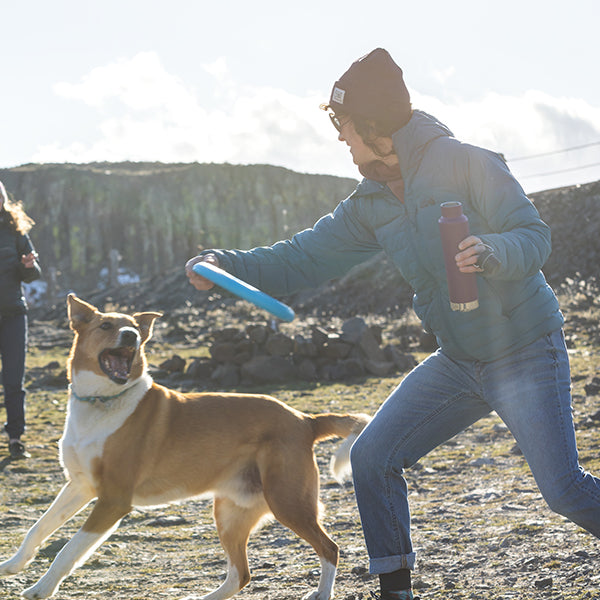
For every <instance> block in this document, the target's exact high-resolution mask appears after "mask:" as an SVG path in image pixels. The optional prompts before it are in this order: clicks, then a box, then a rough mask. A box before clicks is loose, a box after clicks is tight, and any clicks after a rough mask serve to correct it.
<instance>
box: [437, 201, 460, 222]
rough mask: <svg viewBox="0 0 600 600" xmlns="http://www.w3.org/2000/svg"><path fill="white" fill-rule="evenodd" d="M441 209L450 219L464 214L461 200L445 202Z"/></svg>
mask: <svg viewBox="0 0 600 600" xmlns="http://www.w3.org/2000/svg"><path fill="white" fill-rule="evenodd" d="M441 209H442V216H443V217H446V218H449V219H452V218H455V217H460V216H461V215H462V214H463V211H462V203H461V202H456V201H454V202H444V203H443V204H442V205H441Z"/></svg>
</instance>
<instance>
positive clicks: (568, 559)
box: [0, 303, 600, 600]
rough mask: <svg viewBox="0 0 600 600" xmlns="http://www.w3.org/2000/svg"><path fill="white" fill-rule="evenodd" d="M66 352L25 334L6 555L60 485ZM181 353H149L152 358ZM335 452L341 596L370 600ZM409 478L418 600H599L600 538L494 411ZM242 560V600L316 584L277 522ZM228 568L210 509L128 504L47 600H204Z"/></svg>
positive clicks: (595, 464)
mask: <svg viewBox="0 0 600 600" xmlns="http://www.w3.org/2000/svg"><path fill="white" fill-rule="evenodd" d="M597 324H598V318H597V313H596V308H595V307H590V306H589V305H585V306H577V305H576V303H575V304H573V306H572V307H571V308H570V310H569V324H568V327H567V335H568V339H569V345H570V352H571V358H572V368H573V398H574V401H573V409H574V418H575V423H576V427H577V433H578V441H579V447H580V459H581V463H582V465H583V467H584V468H586V469H589V470H591V471H592V472H595V473H600V456H599V449H600V430H599V428H600V397H599V396H598V395H597V394H598V393H599V392H598V391H595V388H594V387H593V385H592V384H593V380H594V377H595V376H596V365H598V357H599V355H600V350H599V346H598V340H597V329H598V325H597ZM52 336H54V337H52ZM69 344H70V333H69V332H68V330H64V329H60V327H57V328H56V329H55V330H54V332H53V333H52V331H51V328H48V327H47V326H45V325H43V324H39V325H38V326H37V329H36V326H35V325H33V326H32V343H31V349H30V355H31V356H30V359H29V362H30V364H31V365H32V366H31V368H30V370H29V375H28V377H29V383H30V385H29V388H30V391H29V396H28V418H29V428H28V433H27V441H28V444H29V448H30V451H31V453H32V458H31V459H29V460H27V461H20V462H11V461H10V460H8V459H1V458H0V522H1V523H2V533H1V534H0V560H4V559H5V558H7V557H8V556H9V555H10V554H11V553H12V552H14V551H15V549H16V548H17V546H18V544H19V543H20V542H21V540H22V538H23V535H24V534H25V532H26V531H27V529H28V528H29V527H30V526H31V525H32V524H33V523H34V522H35V520H36V519H37V518H38V517H39V516H40V515H41V514H42V512H43V511H44V510H45V509H46V508H47V506H48V505H49V504H50V502H51V501H52V499H53V498H54V497H55V495H56V493H57V492H58V490H59V489H60V487H61V485H62V481H63V475H62V472H61V470H60V467H59V465H58V462H57V451H56V448H57V441H58V439H59V437H60V435H61V430H62V424H63V420H64V410H65V390H64V385H63V379H64V358H65V356H66V352H67V349H68V346H69ZM180 350H181V349H173V348H169V347H168V346H160V347H158V346H157V347H156V348H155V350H154V352H155V353H156V355H155V356H154V357H151V362H158V361H159V360H160V358H161V357H162V356H164V355H168V354H169V353H170V352H174V351H178V352H179V351H180ZM42 375H43V377H42ZM399 377H400V376H398V377H394V378H389V379H378V378H373V377H371V378H365V379H361V380H356V381H349V382H344V383H336V384H332V385H325V384H314V385H309V384H303V385H290V386H282V387H281V388H280V389H276V390H266V391H268V392H273V393H274V394H275V395H277V396H278V397H279V398H280V399H282V400H284V401H286V402H288V403H289V404H291V405H293V406H295V407H296V408H300V409H302V410H307V411H311V412H315V411H323V410H327V411H329V410H340V409H341V410H347V409H353V410H360V411H367V412H373V411H374V410H375V409H376V407H377V406H378V405H379V403H380V402H381V401H382V400H383V399H384V398H385V396H386V394H387V393H388V392H389V391H390V390H391V389H392V387H393V386H395V385H396V383H397V381H398V379H399ZM40 381H43V384H42V383H39V382H40ZM36 382H38V383H36ZM335 445H336V444H335V442H326V443H323V444H320V445H319V446H318V448H317V456H318V462H319V466H320V470H321V485H322V490H321V500H322V502H323V504H324V507H325V513H324V517H323V522H324V526H325V528H326V529H327V531H328V532H329V533H330V535H331V536H332V537H333V538H334V539H335V540H336V542H337V543H338V544H339V545H340V549H341V559H340V564H339V573H338V577H337V582H336V598H338V599H341V600H361V599H364V600H366V599H367V598H369V591H370V590H376V589H377V580H376V578H374V577H373V576H370V575H369V574H368V573H367V554H366V550H365V546H364V542H363V538H362V533H361V528H360V521H359V517H358V512H357V509H356V505H355V501H354V496H353V489H352V485H351V484H350V483H346V484H345V485H343V486H340V485H339V484H338V483H336V482H334V481H333V480H332V479H331V477H330V476H329V473H328V467H327V465H328V461H329V456H330V454H331V452H332V450H333V449H334V447H335ZM2 452H3V453H4V447H2ZM406 477H407V480H408V484H409V489H410V500H411V506H412V514H413V542H414V545H415V549H416V552H417V557H418V558H417V569H416V571H415V574H414V584H415V588H416V589H417V592H418V593H419V594H420V596H421V597H422V598H423V600H441V599H444V600H445V599H452V600H454V599H456V600H467V599H469V600H483V599H486V600H487V599H490V600H499V599H503V600H509V599H518V600H527V599H535V600H559V599H568V600H582V599H587V598H591V599H596V598H598V599H600V542H599V541H598V540H597V539H595V538H594V537H592V536H591V535H589V534H587V533H586V532H584V531H582V530H581V529H579V528H578V527H576V526H575V525H573V524H571V523H569V522H567V521H566V520H565V519H564V518H562V517H560V516H558V515H556V514H553V513H552V512H551V511H550V510H549V509H548V508H547V507H546V505H545V503H544V502H543V500H542V499H541V497H540V495H539V493H538V491H537V488H536V486H535V483H534V481H533V479H532V477H531V474H530V472H529V470H528V468H527V465H526V464H525V461H524V459H523V457H522V455H521V454H520V452H519V449H518V447H516V445H515V442H514V440H513V438H512V436H511V435H510V433H509V432H508V431H507V429H506V427H505V426H504V425H503V424H502V422H501V421H500V420H499V419H498V417H497V416H495V415H493V414H492V415H491V416H489V417H487V418H485V419H483V420H481V421H480V422H479V423H477V424H476V425H474V426H473V427H471V428H469V429H468V430H466V431H465V432H463V433H461V434H460V435H458V436H456V437H455V438H454V439H453V440H451V441H450V442H448V443H447V444H445V445H444V446H442V447H440V448H438V449H437V450H436V451H434V452H433V453H431V454H430V455H428V456H427V457H426V458H424V459H423V460H422V461H421V462H420V463H418V464H417V465H416V466H415V467H413V468H412V469H410V470H408V471H407V473H406ZM88 512H89V508H88V509H85V510H84V511H82V513H81V514H80V515H78V516H77V517H76V518H75V519H73V521H72V522H70V523H69V524H68V525H66V526H65V527H63V528H62V529H61V530H60V531H58V532H56V533H55V534H54V535H53V536H51V538H50V539H49V540H48V541H47V542H46V543H45V544H44V545H43V547H42V548H41V549H40V552H39V554H38V557H37V558H36V560H35V561H34V562H33V563H32V564H31V565H30V566H29V567H28V568H27V569H26V570H25V571H24V572H22V573H20V574H18V575H15V576H11V577H4V578H2V579H0V592H1V597H2V598H7V599H9V598H17V597H19V593H20V592H21V591H22V590H23V589H25V588H26V587H29V586H30V585H32V584H33V583H34V582H35V581H37V579H38V578H39V577H40V576H41V575H42V574H43V573H44V572H45V570H46V569H47V567H48V566H49V564H50V562H51V561H52V560H53V558H54V556H55V555H56V553H57V552H58V551H59V550H60V548H61V547H62V546H63V545H64V543H65V542H66V541H67V540H68V538H69V537H70V536H72V535H73V533H74V532H75V531H76V530H77V529H78V528H79V527H80V526H81V524H82V522H83V519H84V518H85V515H87V513H88ZM249 556H250V565H251V570H252V574H253V579H252V581H251V582H250V584H249V585H248V586H247V587H246V588H245V589H244V590H242V591H241V592H240V593H239V594H238V596H237V597H239V598H240V599H246V600H288V599H289V600H292V599H294V600H296V599H299V598H302V597H303V596H304V595H305V594H306V593H307V592H309V591H310V590H311V589H313V588H315V587H316V584H317V581H318V574H319V564H318V561H317V559H316V556H315V554H314V552H313V551H312V549H311V548H309V547H307V545H306V544H305V543H304V542H303V541H301V540H299V539H298V538H297V537H296V536H295V535H293V534H292V533H290V532H289V531H288V530H286V529H285V528H284V527H282V526H281V525H279V524H278V523H277V522H271V523H268V524H266V525H265V526H264V527H263V528H262V529H260V530H259V531H257V532H255V533H254V534H253V536H252V537H251V540H250V545H249ZM225 568H226V565H225V559H224V556H223V553H222V551H221V548H220V546H219V543H218V540H217V538H216V534H215V529H214V526H213V523H212V516H211V502H210V500H194V501H189V502H185V503H182V504H178V505H171V506H169V507H163V508H159V509H151V510H150V509H148V510H145V509H144V510H137V509H136V510H134V511H133V512H132V513H130V514H129V515H128V516H127V517H126V518H125V519H124V520H123V521H122V523H121V525H120V527H119V529H118V530H117V531H116V532H115V533H114V534H113V535H112V536H111V537H110V538H109V540H107V542H105V543H104V544H103V545H102V546H101V548H100V549H99V550H98V551H97V552H96V553H95V554H94V555H93V556H92V557H91V558H90V559H89V560H88V562H87V563H86V564H85V565H84V566H82V567H81V568H79V569H78V570H77V571H75V572H74V573H73V574H72V575H71V576H70V577H68V578H67V579H66V580H65V581H64V583H63V584H62V586H61V588H60V590H59V591H58V593H57V594H56V596H55V598H57V599H58V600H68V599H76V598H86V599H89V598H99V599H109V598H110V599H111V600H112V599H115V598H119V600H161V599H167V598H168V599H177V598H181V597H184V596H187V595H189V594H198V596H199V597H201V596H202V595H204V594H206V593H208V592H209V591H211V590H212V589H214V588H216V587H217V586H218V585H219V583H220V581H221V580H222V578H223V576H224V573H225Z"/></svg>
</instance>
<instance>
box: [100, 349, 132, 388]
mask: <svg viewBox="0 0 600 600" xmlns="http://www.w3.org/2000/svg"><path fill="white" fill-rule="evenodd" d="M135 352H136V349H135V348H132V347H131V346H123V347H121V348H108V349H106V350H104V351H103V352H101V353H100V356H99V357H98V358H99V361H100V368H101V369H102V370H103V371H104V372H105V373H106V374H107V375H108V376H109V377H110V379H111V380H112V381H114V382H115V383H127V380H128V379H129V373H130V372H131V364H132V363H133V357H134V356H135Z"/></svg>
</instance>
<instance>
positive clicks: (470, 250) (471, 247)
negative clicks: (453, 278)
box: [455, 235, 486, 273]
mask: <svg viewBox="0 0 600 600" xmlns="http://www.w3.org/2000/svg"><path fill="white" fill-rule="evenodd" d="M458 249H459V250H460V252H459V253H458V254H457V255H456V257H455V259H456V266H457V267H458V270H459V271H460V272H461V273H481V272H483V269H482V268H480V267H479V265H478V264H477V260H478V258H479V255H480V254H481V253H482V252H483V251H484V250H485V249H486V247H485V244H484V243H483V242H482V241H481V239H480V238H478V237H477V236H475V235H470V236H469V237H468V238H465V239H464V240H463V241H462V242H460V244H458Z"/></svg>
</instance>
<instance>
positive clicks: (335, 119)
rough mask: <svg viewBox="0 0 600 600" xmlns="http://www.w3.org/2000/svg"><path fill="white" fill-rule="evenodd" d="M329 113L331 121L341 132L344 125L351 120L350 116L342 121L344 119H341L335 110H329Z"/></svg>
mask: <svg viewBox="0 0 600 600" xmlns="http://www.w3.org/2000/svg"><path fill="white" fill-rule="evenodd" d="M327 114H328V115H329V118H330V119H331V122H332V123H333V126H334V127H335V128H336V130H337V132H338V133H340V132H341V131H342V127H343V126H344V125H345V124H346V123H348V122H349V121H350V120H351V119H350V118H347V119H346V120H345V121H342V119H340V117H338V116H337V115H336V114H335V113H334V112H329V113H327Z"/></svg>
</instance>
